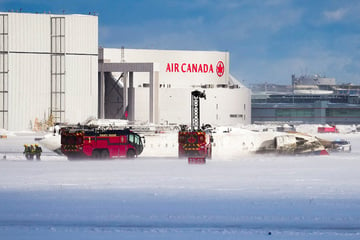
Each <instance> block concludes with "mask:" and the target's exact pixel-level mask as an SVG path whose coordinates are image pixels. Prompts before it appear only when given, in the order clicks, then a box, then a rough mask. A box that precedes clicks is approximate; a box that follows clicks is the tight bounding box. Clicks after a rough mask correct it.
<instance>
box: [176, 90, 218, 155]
mask: <svg viewBox="0 0 360 240" xmlns="http://www.w3.org/2000/svg"><path fill="white" fill-rule="evenodd" d="M200 98H205V99H206V95H205V92H200V91H198V90H195V91H193V92H191V129H189V130H188V129H186V128H185V127H183V128H182V129H181V131H179V133H178V142H179V157H180V158H181V157H188V158H189V162H190V160H191V161H192V159H195V160H196V158H202V161H203V162H205V158H209V159H210V158H211V155H212V142H213V139H212V135H211V131H210V130H204V129H202V128H200Z"/></svg>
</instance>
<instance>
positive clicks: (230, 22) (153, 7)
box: [0, 0, 360, 85]
mask: <svg viewBox="0 0 360 240" xmlns="http://www.w3.org/2000/svg"><path fill="white" fill-rule="evenodd" d="M0 9H1V11H8V10H14V11H16V10H19V9H22V11H23V12H33V13H35V12H44V11H46V12H51V13H59V14H61V13H63V11H64V12H65V13H66V14H73V13H79V14H88V13H89V12H92V13H93V12H95V13H96V14H97V15H98V16H99V44H100V45H101V46H103V47H118V48H120V47H121V46H124V47H125V48H140V49H143V48H146V49H147V48H151V49H175V50H183V49H185V50H216V51H229V52H230V61H231V66H230V72H231V74H232V75H234V76H235V77H236V78H237V79H239V80H241V81H244V83H245V84H246V85H250V84H253V83H263V82H268V83H280V84H290V81H291V80H290V79H291V74H296V75H301V74H321V75H326V76H327V77H334V78H336V79H337V82H338V83H348V82H352V83H354V84H359V85H360V1H358V0H343V1H340V0H268V1H267V0H174V1H171V0H163V1H161V0H153V1H152V0H111V1H110V0H73V1H69V0H0Z"/></svg>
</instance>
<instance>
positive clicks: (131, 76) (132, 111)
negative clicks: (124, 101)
mask: <svg viewBox="0 0 360 240" xmlns="http://www.w3.org/2000/svg"><path fill="white" fill-rule="evenodd" d="M128 120H129V121H134V120H135V88H134V73H133V72H130V73H129V101H128Z"/></svg>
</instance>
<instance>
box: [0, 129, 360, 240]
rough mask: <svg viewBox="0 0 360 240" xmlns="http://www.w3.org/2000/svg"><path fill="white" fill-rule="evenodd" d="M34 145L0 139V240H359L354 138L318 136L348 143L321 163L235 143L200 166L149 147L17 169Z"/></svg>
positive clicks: (359, 163) (24, 138) (19, 137)
mask: <svg viewBox="0 0 360 240" xmlns="http://www.w3.org/2000/svg"><path fill="white" fill-rule="evenodd" d="M34 137H36V136H34V135H32V134H14V135H9V136H8V138H7V139H0V158H1V160H0V239H359V238H360V174H359V169H360V134H359V133H356V134H355V133H353V134H336V135H335V134H326V135H321V136H320V137H324V138H326V139H330V140H331V139H336V138H339V137H341V138H347V139H349V140H350V141H351V144H352V149H353V151H352V152H351V153H337V154H330V155H329V156H274V155H252V154H243V153H244V151H240V150H239V149H243V142H242V140H240V139H238V137H233V140H229V139H226V141H225V140H223V141H219V140H218V142H216V143H217V145H216V147H215V150H214V151H215V154H214V158H213V159H212V160H208V161H207V163H206V164H205V165H189V164H188V163H187V161H186V160H179V159H177V158H176V157H174V156H173V155H171V154H170V156H168V157H166V154H165V153H170V152H172V150H171V149H172V144H173V143H168V145H166V147H165V145H161V146H160V145H159V146H158V147H157V148H156V146H155V143H154V142H151V140H150V141H149V142H148V143H147V145H148V150H147V152H144V155H142V156H140V157H139V158H137V159H134V160H123V159H118V160H108V161H94V160H89V161H68V160H67V159H66V158H64V157H61V156H56V155H54V154H53V153H52V152H49V151H47V150H46V149H45V152H44V154H43V157H42V160H41V161H26V160H25V159H24V157H23V156H22V154H21V152H22V150H23V147H22V145H23V144H24V143H32V141H33V139H34ZM165 138H167V137H165ZM247 139H251V138H247ZM215 141H217V140H216V139H215ZM229 141H230V142H231V141H232V145H233V148H228V149H226V152H227V153H226V156H223V155H222V154H221V151H222V150H221V149H222V147H225V146H223V145H224V144H225V143H226V144H225V145H227V144H228V142H229ZM245 142H246V141H245ZM151 144H153V146H152V147H151ZM159 144H164V143H163V142H162V143H159ZM246 144H247V142H246ZM161 148H163V151H161V150H160V149H161ZM5 155H6V158H3V156H5ZM156 156H159V157H156Z"/></svg>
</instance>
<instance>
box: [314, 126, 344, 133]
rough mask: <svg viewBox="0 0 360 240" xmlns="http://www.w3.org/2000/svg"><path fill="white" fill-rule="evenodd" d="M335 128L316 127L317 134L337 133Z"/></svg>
mask: <svg viewBox="0 0 360 240" xmlns="http://www.w3.org/2000/svg"><path fill="white" fill-rule="evenodd" d="M338 132H339V130H338V129H337V128H336V126H328V127H318V133H338Z"/></svg>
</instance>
